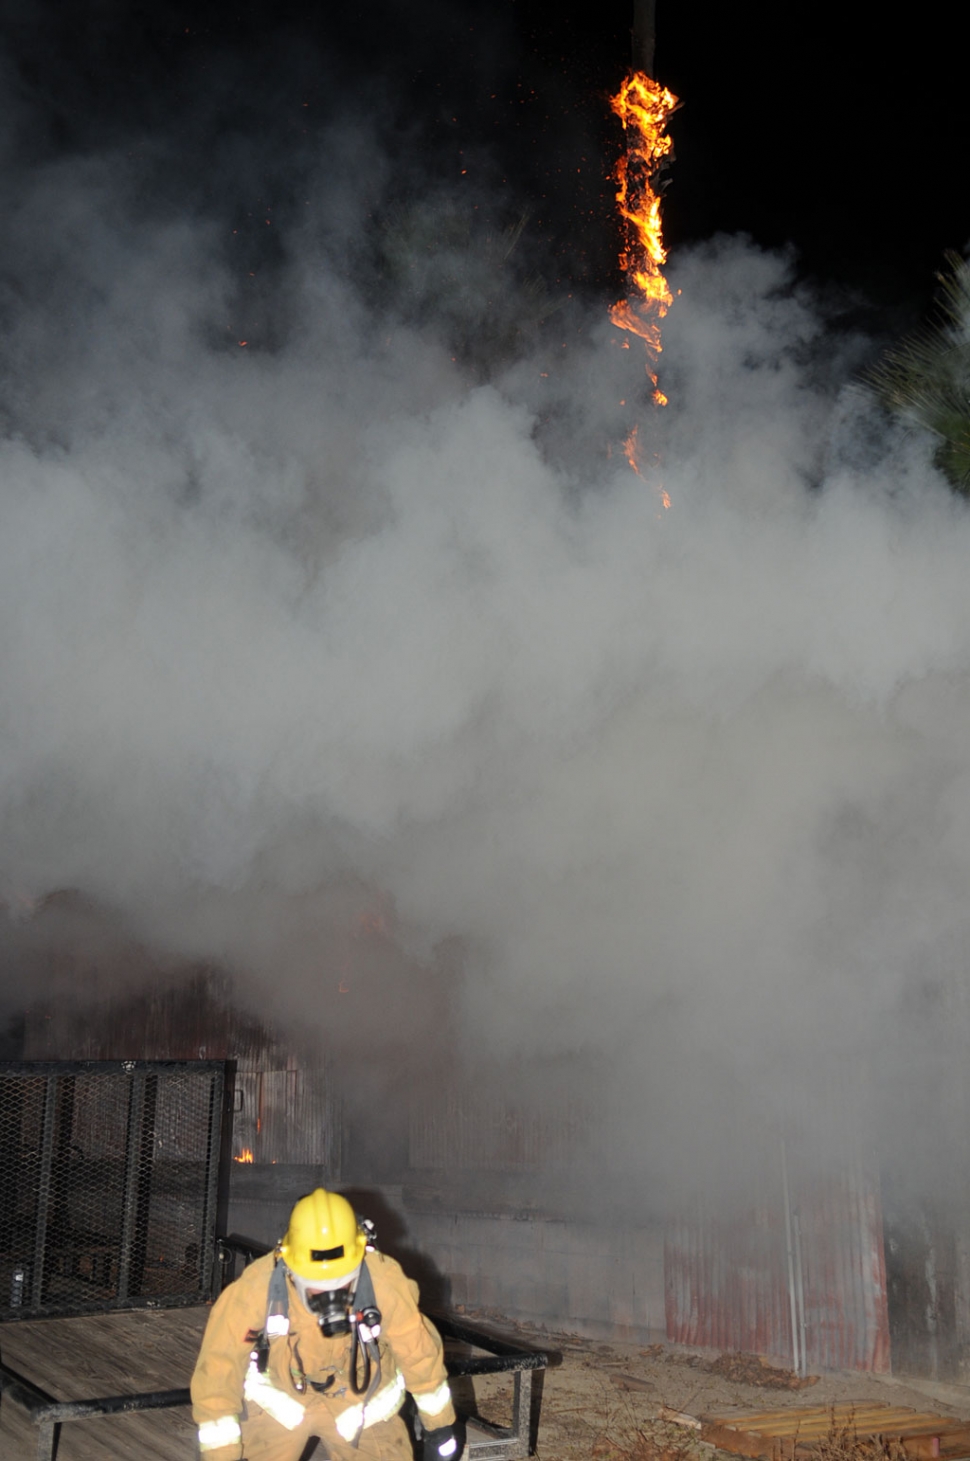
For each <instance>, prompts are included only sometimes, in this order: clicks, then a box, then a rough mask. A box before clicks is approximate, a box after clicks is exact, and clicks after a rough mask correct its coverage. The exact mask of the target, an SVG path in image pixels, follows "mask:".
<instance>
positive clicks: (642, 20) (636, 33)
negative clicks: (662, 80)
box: [630, 0, 657, 80]
mask: <svg viewBox="0 0 970 1461" xmlns="http://www.w3.org/2000/svg"><path fill="white" fill-rule="evenodd" d="M656 20H657V0H633V29H632V31H631V32H630V38H631V40H632V42H633V69H634V71H645V72H646V73H647V75H648V76H649V77H651V78H652V79H653V80H656V77H655V76H654V74H653V67H654V51H655V50H656V42H657V26H656Z"/></svg>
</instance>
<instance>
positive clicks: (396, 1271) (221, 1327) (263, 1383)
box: [192, 1253, 455, 1461]
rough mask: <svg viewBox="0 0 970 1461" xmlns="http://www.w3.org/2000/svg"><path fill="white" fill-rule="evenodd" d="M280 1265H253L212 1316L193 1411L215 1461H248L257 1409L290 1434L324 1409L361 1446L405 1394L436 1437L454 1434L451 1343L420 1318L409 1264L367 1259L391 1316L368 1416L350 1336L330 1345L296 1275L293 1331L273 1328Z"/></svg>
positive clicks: (374, 1256)
mask: <svg viewBox="0 0 970 1461" xmlns="http://www.w3.org/2000/svg"><path fill="white" fill-rule="evenodd" d="M274 1262H275V1260H274V1256H273V1254H272V1253H270V1254H267V1255H266V1257H265V1258H258V1259H257V1260H256V1261H255V1262H254V1263H251V1264H250V1265H249V1267H248V1268H246V1269H245V1270H244V1272H243V1273H242V1275H241V1276H240V1277H239V1278H238V1279H236V1281H235V1282H234V1283H231V1284H229V1286H228V1287H227V1288H226V1289H225V1290H224V1291H223V1292H222V1294H221V1295H220V1296H219V1298H218V1300H217V1301H216V1303H215V1304H214V1305H213V1309H212V1313H211V1314H210V1315H209V1322H208V1324H207V1325H206V1330H205V1335H204V1337H203V1340H202V1348H201V1349H200V1351H199V1358H198V1361H197V1363H196V1366H195V1372H194V1374H193V1376H192V1411H193V1415H194V1416H195V1420H196V1422H197V1424H198V1427H199V1446H200V1449H201V1453H202V1456H203V1457H204V1458H205V1461H241V1458H242V1456H243V1454H244V1451H243V1432H242V1428H241V1426H240V1421H242V1422H243V1423H245V1418H246V1415H247V1408H248V1406H249V1405H253V1404H255V1405H257V1406H259V1407H260V1409H261V1410H262V1411H263V1412H264V1413H265V1414H266V1415H268V1416H271V1417H272V1418H273V1420H275V1421H276V1422H278V1424H279V1425H281V1426H284V1427H285V1428H286V1429H288V1430H295V1429H296V1428H297V1427H298V1426H300V1427H302V1426H303V1425H304V1424H305V1422H306V1421H307V1418H308V1416H307V1412H308V1411H310V1412H316V1411H318V1410H319V1408H320V1407H323V1408H324V1409H325V1411H326V1412H327V1413H328V1415H327V1419H328V1426H327V1429H328V1430H329V1429H330V1426H331V1425H335V1427H336V1431H337V1433H338V1434H339V1436H340V1437H342V1439H343V1440H344V1441H346V1442H348V1443H350V1444H351V1445H352V1444H353V1443H354V1441H355V1439H356V1437H357V1436H358V1435H359V1434H360V1432H361V1431H362V1430H366V1429H368V1428H369V1427H370V1426H373V1425H376V1424H379V1423H380V1422H381V1421H386V1420H389V1419H390V1417H392V1416H394V1415H396V1414H397V1412H398V1410H399V1409H400V1407H401V1404H402V1402H403V1400H404V1394H405V1391H410V1392H411V1394H412V1396H413V1397H414V1400H415V1403H416V1405H417V1407H418V1414H419V1415H420V1417H421V1420H422V1422H423V1424H424V1425H425V1426H426V1428H427V1429H429V1430H433V1429H435V1428H437V1427H438V1426H448V1425H454V1423H455V1411H454V1407H453V1406H452V1403H451V1394H450V1392H449V1389H448V1380H447V1375H446V1372H445V1366H444V1359H443V1356H442V1347H441V1340H440V1339H439V1337H438V1333H437V1331H436V1330H435V1329H434V1328H433V1326H432V1325H431V1324H429V1323H428V1321H427V1320H426V1319H425V1318H424V1316H423V1315H422V1314H421V1313H420V1311H419V1309H418V1288H417V1285H416V1284H414V1283H412V1282H411V1280H410V1279H408V1278H406V1277H405V1275H404V1272H403V1270H402V1268H401V1266H400V1264H399V1263H397V1262H395V1260H394V1259H393V1258H388V1257H387V1256H386V1255H385V1254H383V1253H368V1254H367V1257H366V1259H365V1262H366V1264H367V1269H368V1272H369V1273H370V1276H371V1280H372V1283H373V1286H374V1297H375V1300H376V1302H377V1307H378V1308H379V1309H380V1311H381V1337H380V1340H379V1347H380V1355H381V1380H380V1385H379V1386H378V1387H377V1389H376V1390H375V1391H374V1393H373V1394H372V1395H371V1396H370V1397H369V1399H368V1400H367V1404H366V1407H365V1406H363V1405H362V1399H363V1397H361V1396H358V1395H355V1394H354V1392H353V1390H352V1388H351V1385H350V1377H349V1373H348V1370H349V1365H350V1356H351V1342H350V1338H349V1336H347V1335H339V1336H338V1337H336V1338H334V1339H328V1338H327V1337H326V1335H324V1333H323V1332H322V1330H321V1328H320V1325H319V1323H318V1322H317V1319H316V1317H315V1315H313V1314H311V1313H310V1312H309V1310H308V1309H306V1307H305V1306H304V1304H303V1303H302V1302H301V1300H300V1297H299V1295H298V1293H297V1291H296V1287H295V1285H294V1284H293V1281H292V1279H291V1278H290V1277H289V1274H287V1278H286V1283H287V1292H288V1307H289V1314H288V1316H287V1318H288V1321H289V1322H288V1325H287V1323H286V1320H283V1321H282V1322H280V1320H279V1318H278V1316H277V1317H276V1318H275V1319H272V1318H271V1320H270V1323H269V1325H268V1326H267V1295H268V1292H269V1281H270V1276H271V1274H272V1272H273V1267H274ZM274 1330H275V1331H276V1332H274ZM264 1331H266V1334H267V1339H268V1341H269V1357H268V1361H267V1363H266V1368H265V1370H264V1371H263V1372H262V1373H260V1372H259V1369H258V1367H257V1363H256V1359H255V1350H254V1345H255V1340H256V1338H257V1336H258V1335H259V1334H260V1333H262V1332H264ZM398 1424H400V1422H398Z"/></svg>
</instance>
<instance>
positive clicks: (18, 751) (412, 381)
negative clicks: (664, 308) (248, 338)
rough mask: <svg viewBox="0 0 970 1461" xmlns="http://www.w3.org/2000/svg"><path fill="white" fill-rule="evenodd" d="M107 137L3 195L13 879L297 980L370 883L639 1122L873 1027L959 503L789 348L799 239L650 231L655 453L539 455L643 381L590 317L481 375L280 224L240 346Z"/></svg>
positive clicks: (895, 911)
mask: <svg viewBox="0 0 970 1461" xmlns="http://www.w3.org/2000/svg"><path fill="white" fill-rule="evenodd" d="M114 166H115V165H114V164H113V165H112V169H113V168H114ZM112 169H109V168H108V166H107V165H105V166H104V167H103V168H102V167H101V166H100V165H94V164H91V165H88V167H87V169H86V170H80V169H79V168H78V167H77V166H76V165H75V166H72V167H71V168H68V167H66V166H65V167H64V168H62V169H61V170H52V171H51V172H49V173H47V174H45V175H43V176H42V177H40V178H39V179H34V180H32V182H31V183H30V186H29V188H28V189H26V190H25V191H24V195H23V201H22V202H21V205H20V207H19V209H18V210H17V213H16V217H15V218H13V219H12V220H8V227H9V228H10V236H9V237H8V243H7V247H8V251H10V252H11V257H12V260H13V262H12V263H9V266H8V275H7V282H6V284H5V287H4V296H3V314H4V317H5V326H4V338H3V343H2V347H0V348H2V361H3V398H2V411H3V413H4V420H5V423H6V427H5V436H4V440H3V442H2V446H0V514H2V516H0V619H2V625H3V632H2V638H0V697H2V698H0V822H2V827H3V837H2V842H0V876H2V890H3V896H4V897H5V898H6V900H7V903H8V905H9V907H10V908H11V909H16V908H22V907H24V906H27V905H29V904H30V902H31V900H36V899H38V898H40V897H42V896H43V895H44V894H45V893H47V892H49V891H51V890H54V889H58V888H75V889H79V890H81V891H82V892H84V893H87V894H90V895H91V896H93V897H95V898H97V899H99V900H102V901H104V902H105V903H107V904H108V905H110V906H113V907H116V908H120V909H121V911H122V912H123V914H124V915H125V917H126V918H127V919H128V921H129V922H130V923H131V925H132V926H133V927H135V928H136V929H137V930H139V932H140V933H141V934H142V935H143V936H145V937H148V938H149V939H150V940H151V941H153V942H154V943H155V944H156V945H157V946H158V947H160V948H162V949H167V950H170V951H174V952H176V953H178V954H190V955H192V956H199V955H203V956H208V955H212V956H214V957H217V958H221V959H226V960H228V961H229V962H230V963H231V964H234V965H235V966H236V967H240V968H246V967H248V968H250V969H251V971H252V972H253V973H255V975H257V976H258V977H261V978H264V979H267V980H272V990H273V1000H274V1006H275V1007H280V1005H281V1004H282V1005H284V1006H285V1004H286V1002H287V1000H288V999H291V1000H292V1003H293V1006H294V1007H295V1008H299V1007H300V1005H301V1000H302V998H303V991H305V990H306V988H307V987H309V985H310V984H311V983H312V980H313V978H314V971H315V970H317V969H319V967H320V960H321V958H322V951H321V950H320V949H319V948H316V947H314V945H313V940H312V938H310V937H309V935H305V936H304V939H303V944H302V947H301V948H300V949H299V950H298V951H297V950H295V949H294V948H293V942H292V938H291V939H290V940H289V942H287V936H286V934H285V933H284V932H283V930H284V929H285V928H286V924H287V919H288V917H289V911H288V910H290V909H291V908H292V907H293V906H294V903H293V900H297V901H299V900H300V899H304V898H309V899H310V900H311V902H312V898H313V896H314V894H315V892H316V890H320V889H326V888H327V887H328V886H329V885H331V884H332V883H333V882H334V881H335V880H339V879H341V878H346V877H353V878H359V879H361V880H362V881H363V882H364V883H366V884H367V885H369V886H372V887H376V888H380V889H382V890H384V891H385V892H386V893H387V894H389V895H390V897H392V898H393V900H394V902H395V905H396V908H397V910H398V913H399V915H400V918H401V920H402V923H403V925H404V926H406V927H407V928H409V929H411V930H413V931H414V935H415V937H417V938H422V939H424V940H426V942H427V944H428V945H430V944H431V943H433V942H434V941H436V940H439V939H442V938H445V937H449V936H458V937H460V938H461V939H462V940H464V942H465V946H466V949H467V950H468V971H469V978H468V980H467V982H466V984H465V986H464V989H463V993H462V996H461V997H462V999H463V1001H464V1011H465V1020H466V1029H467V1030H468V1031H469V1032H473V1033H474V1037H475V1039H476V1041H477V1042H485V1043H486V1044H488V1043H490V1042H491V1043H492V1044H493V1045H494V1046H495V1048H497V1049H499V1050H519V1051H521V1050H524V1051H526V1052H529V1051H532V1050H534V1049H538V1050H540V1051H543V1052H545V1053H556V1052H575V1053H577V1054H587V1055H591V1056H592V1057H593V1066H594V1067H595V1068H596V1069H597V1070H600V1071H602V1069H603V1066H604V1063H605V1064H606V1065H610V1066H615V1067H616V1068H618V1069H621V1070H625V1071H626V1072H628V1073H629V1075H630V1082H629V1088H630V1089H633V1088H635V1089H636V1090H637V1091H638V1092H639V1093H640V1095H641V1096H642V1099H643V1100H644V1101H648V1100H649V1101H651V1102H654V1105H653V1107H652V1109H653V1110H654V1111H657V1110H661V1109H662V1102H663V1100H666V1103H667V1107H666V1109H668V1110H669V1108H670V1107H676V1105H677V1103H678V1102H684V1103H687V1104H686V1105H685V1106H684V1109H683V1111H682V1113H681V1116H680V1118H678V1120H675V1121H674V1123H673V1125H672V1126H671V1133H673V1132H674V1131H676V1130H677V1129H679V1127H681V1126H682V1125H686V1124H690V1122H691V1121H693V1120H694V1118H695V1117H696V1118H697V1119H700V1114H699V1113H700V1112H701V1111H702V1109H705V1108H706V1109H707V1110H710V1108H711V1107H712V1105H716V1104H717V1103H718V1102H719V1101H720V1100H721V1098H722V1095H723V1093H724V1092H725V1091H727V1090H728V1089H729V1088H732V1086H731V1083H732V1082H733V1081H741V1082H742V1084H743V1086H744V1089H745V1090H746V1091H747V1092H748V1093H749V1095H750V1096H751V1097H752V1099H754V1100H755V1101H760V1100H765V1101H767V1102H776V1103H779V1104H783V1102H784V1100H785V1099H787V1098H786V1097H784V1096H783V1093H784V1092H788V1091H790V1092H792V1093H793V1094H792V1096H791V1099H792V1100H793V1101H798V1100H801V1099H802V1098H803V1095H804V1091H805V1090H806V1088H807V1087H808V1086H809V1085H811V1083H812V1080H813V1079H814V1078H815V1077H817V1075H818V1072H819V1070H820V1069H821V1067H822V1065H823V1064H824V1061H825V1059H826V1058H827V1055H828V1054H829V1053H831V1052H835V1053H836V1054H837V1055H838V1056H840V1057H842V1056H845V1055H847V1054H848V1055H851V1056H853V1057H854V1058H855V1057H858V1058H859V1059H861V1058H863V1057H865V1058H867V1059H872V1058H873V1056H874V1052H878V1049H879V1048H880V1046H882V1048H883V1049H884V1050H888V1049H889V1048H890V1045H889V1044H887V1043H886V1042H889V1041H891V1039H892V1038H893V1037H892V1035H891V1033H887V1032H891V1031H892V1030H896V1029H898V1026H896V1025H894V1024H892V1023H891V1022H892V1019H893V1016H894V1012H895V1011H897V1009H898V1008H899V1007H900V1002H901V1000H902V999H903V996H904V995H905V991H906V990H907V988H908V987H910V985H911V984H912V981H913V979H914V976H915V975H916V974H917V973H923V974H926V973H927V971H928V972H929V974H930V975H932V976H933V977H936V976H937V975H939V974H940V973H941V971H942V973H944V974H945V973H946V971H947V970H948V969H949V968H950V967H951V966H953V965H955V964H957V965H958V964H959V961H960V957H961V956H960V947H961V943H962V937H963V930H964V927H965V924H966V889H967V887H968V882H970V733H968V732H970V572H968V565H970V515H968V512H967V510H966V508H965V506H964V504H963V503H962V502H958V501H956V500H954V498H953V497H952V496H951V494H950V493H949V492H948V491H947V489H946V488H945V486H944V485H943V484H942V483H941V481H940V480H939V479H938V478H937V477H936V476H935V474H934V473H933V471H932V470H931V469H930V468H929V466H928V465H927V460H928V458H927V452H926V448H925V445H924V444H922V443H920V442H917V441H911V440H907V439H905V438H898V439H893V440H889V439H888V438H887V439H885V440H884V441H883V442H882V447H881V450H873V449H872V448H871V445H870V444H869V437H870V436H871V432H872V426H871V422H869V421H868V420H867V418H866V411H865V408H864V406H863V405H861V404H857V405H853V398H852V396H851V395H848V396H846V395H843V396H842V397H841V398H837V397H836V396H835V394H834V393H833V392H831V391H830V390H828V389H827V388H826V389H825V390H823V389H822V388H821V387H818V388H815V387H814V386H813V385H812V381H814V380H817V379H818V378H819V375H820V371H819V361H820V360H822V359H824V358H825V356H826V353H827V352H828V351H829V347H828V346H827V345H826V343H825V340H824V337H823V335H822V333H821V332H822V326H821V325H820V324H819V322H818V320H817V319H815V318H814V317H813V314H812V312H811V310H810V308H809V306H808V304H807V303H806V302H805V301H804V300H801V299H799V298H798V297H797V296H796V295H793V293H792V291H791V289H790V288H789V286H788V267H787V264H786V263H785V261H784V260H783V259H779V258H777V257H767V256H765V255H763V254H760V253H758V252H757V251H756V250H754V249H753V248H752V247H750V246H748V245H746V244H744V243H740V242H726V243H723V244H721V245H719V246H717V247H713V246H712V247H710V248H708V249H706V250H700V251H698V252H695V253H694V254H692V255H690V256H688V257H686V258H683V259H681V260H680V261H678V263H677V266H676V269H675V270H674V283H675V285H676V286H677V287H679V288H680V289H681V290H682V294H681V295H680V297H679V299H678V301H677V304H676V307H675V308H674V310H673V311H672V312H671V314H670V316H669V319H668V321H667V324H666V327H665V353H664V358H663V370H664V383H665V387H666V389H667V390H668V392H669V394H670V396H671V405H670V407H669V408H668V410H667V412H666V413H664V414H663V417H662V418H661V417H659V416H656V415H655V414H654V413H652V412H651V411H650V410H648V409H647V408H646V407H644V409H643V411H642V419H641V437H642V441H643V444H644V447H645V451H644V457H645V459H646V460H647V461H649V460H650V457H651V452H652V450H654V449H656V451H657V452H658V453H659V455H660V458H661V460H660V462H659V464H654V465H653V466H651V467H650V468H649V469H645V470H647V479H646V480H643V479H641V478H639V477H637V476H635V475H634V474H633V473H632V472H631V471H630V470H629V468H628V467H627V465H626V463H625V462H624V461H623V459H622V455H621V454H620V453H619V452H618V451H614V455H613V457H612V460H611V462H610V463H607V461H606V458H605V455H604V456H603V457H602V460H601V464H600V466H599V467H598V468H597V469H596V470H595V471H589V470H587V467H586V466H583V465H578V463H580V462H586V461H588V460H589V459H590V455H589V454H587V455H585V456H582V455H577V457H576V459H575V460H576V463H577V465H573V466H571V465H570V460H569V452H568V451H559V452H558V453H557V452H556V450H555V438H556V433H557V430H558V431H559V432H560V434H561V436H562V438H563V439H566V438H567V437H568V435H569V433H570V432H571V431H572V432H573V433H574V435H577V436H578V435H580V434H581V435H583V436H584V438H585V439H588V440H593V439H595V438H596V436H597V432H600V434H601V435H602V434H604V432H605V428H604V427H602V426H601V422H604V421H607V420H612V419H614V418H615V417H616V414H617V409H618V398H619V395H620V394H621V393H632V391H633V390H634V389H635V386H634V385H633V383H632V382H633V370H634V367H633V366H631V364H630V361H631V359H632V352H630V353H629V354H623V353H622V352H621V351H620V348H619V347H620V344H621V341H620V340H619V339H618V338H617V332H616V331H615V330H613V329H612V328H611V327H610V326H608V325H607V324H606V322H605V320H604V322H603V323H602V325H600V326H596V327H594V328H591V329H590V331H589V332H588V333H587V335H586V336H585V341H584V342H580V343H578V344H577V345H575V346H574V347H572V348H571V349H570V350H569V351H567V352H565V353H564V355H563V360H562V363H561V364H558V365H554V366H553V367H552V368H551V369H550V372H549V376H548V378H544V379H542V380H540V366H539V365H538V364H535V363H534V362H528V361H527V362H524V363H523V362H521V361H520V362H519V363H518V364H516V365H514V366H510V367H508V369H507V370H506V371H505V373H504V374H501V373H500V374H497V375H496V376H494V377H493V383H492V384H488V385H482V384H480V383H479V384H476V383H473V382H471V381H470V379H469V377H468V376H466V375H465V374H464V373H463V371H462V369H461V367H460V365H458V364H456V363H454V362H453V361H452V359H451V357H450V352H449V350H448V348H447V346H446V345H445V344H444V343H441V342H438V343H436V342H435V340H434V338H433V332H430V331H428V330H423V331H422V332H420V333H419V332H417V331H416V330H414V329H411V330H409V329H407V328H406V327H405V326H403V325H401V324H396V323H394V321H393V318H391V317H388V319H382V318H374V317H373V315H372V314H371V313H370V312H369V310H368V306H367V302H366V300H362V299H361V298H359V297H357V296H355V294H354V293H353V291H352V289H351V287H350V286H349V285H348V284H346V283H342V282H341V281H340V279H339V278H338V277H337V275H336V273H335V272H333V271H332V270H331V269H330V268H329V267H328V266H327V265H326V262H325V259H324V255H323V254H322V252H320V251H315V250H314V249H313V248H312V247H311V244H310V241H309V240H308V239H304V240H299V239H294V240H291V254H292V257H293V259H294V260H295V262H293V263H291V265H290V268H289V272H288V275H287V280H286V297H287V299H288V300H289V302H290V306H291V308H292V313H293V318H294V319H295V320H298V321H299V323H298V324H294V326H293V328H292V329H291V331H290V333H289V338H288V339H287V341H286V342H285V343H283V344H282V345H281V346H280V347H279V348H277V349H275V350H272V351H270V350H265V349H262V350H257V349H254V348H252V346H251V345H242V344H239V343H235V341H236V338H237V335H238V331H237V330H236V329H235V327H234V325H233V316H232V311H233V309H234V308H235V305H234V303H233V298H234V296H233V289H234V282H233V281H232V280H231V278H230V277H229V275H228V274H227V272H226V271H225V270H224V268H223V266H222V265H220V264H218V263H217V262H216V260H217V258H218V257H219V255H218V240H217V239H216V237H215V234H214V232H213V231H212V230H210V229H207V228H206V227H203V226H202V225H199V226H190V225H189V224H179V225H172V224H170V223H169V224H164V225H163V224H160V223H149V222H146V223H144V224H143V225H141V226H136V225H135V224H133V223H132V222H131V221H130V219H131V214H130V212H128V211H127V210H126V209H125V208H123V207H122V204H121V201H120V194H121V192H122V190H121V189H119V188H118V187H116V186H115V184H114V182H112V183H111V184H110V185H109V183H108V181H107V179H108V176H109V175H110V174H111V172H112ZM112 220H114V221H112ZM240 338H241V337H240ZM544 368H545V366H544V365H543V369H544ZM638 368H639V367H636V369H637V370H638ZM834 373H836V374H837V371H835V372H834ZM832 374H833V371H829V372H828V378H831V375H832ZM543 393H546V394H545V395H544V394H543ZM548 403H551V404H548ZM540 418H542V419H541V420H540ZM626 419H627V420H628V421H632V420H633V419H635V413H633V412H631V411H629V410H628V411H627V415H626ZM557 421H558V422H559V423H560V426H559V427H557V426H556V422H557ZM577 423H579V426H577ZM880 429H881V430H883V429H884V428H880ZM867 433H868V435H867ZM553 463H555V465H553ZM564 463H565V464H564ZM661 480H662V485H663V488H664V490H665V491H666V492H667V493H668V494H669V497H670V501H671V505H670V508H669V510H664V509H663V507H662V505H661V499H660V491H659V484H660V482H661ZM810 484H811V485H810ZM277 934H278V935H279V937H278V938H277ZM948 1018H949V1016H948ZM921 1038H922V1037H921ZM920 1048H921V1049H922V1048H923V1047H922V1046H921V1047H920ZM638 1083H639V1084H638ZM663 1093H666V1094H665V1096H664V1094H663ZM658 1102H659V1103H660V1104H659V1105H658V1104H657V1103H658ZM658 1119H659V1118H658ZM661 1124H662V1123H661ZM670 1139H671V1140H673V1139H674V1137H673V1135H671V1136H670Z"/></svg>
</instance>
